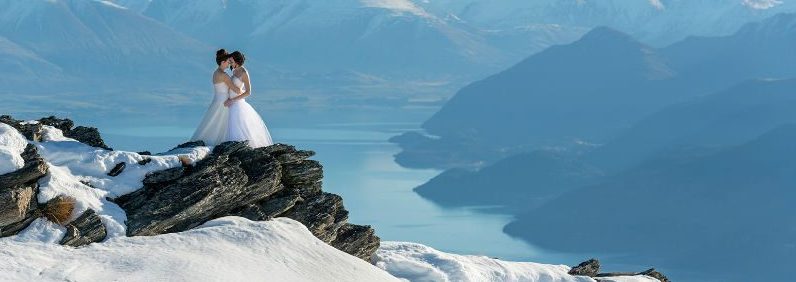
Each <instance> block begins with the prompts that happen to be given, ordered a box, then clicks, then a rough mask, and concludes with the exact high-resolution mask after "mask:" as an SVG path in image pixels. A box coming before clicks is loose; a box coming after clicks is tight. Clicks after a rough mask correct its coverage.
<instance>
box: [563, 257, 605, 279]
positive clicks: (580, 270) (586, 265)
mask: <svg viewBox="0 0 796 282" xmlns="http://www.w3.org/2000/svg"><path fill="white" fill-rule="evenodd" d="M599 273H600V261H598V260H596V259H590V260H587V261H584V262H581V263H580V264H579V265H578V266H575V267H573V268H572V269H570V270H569V274H570V275H579V276H589V277H594V276H597V274H599Z"/></svg>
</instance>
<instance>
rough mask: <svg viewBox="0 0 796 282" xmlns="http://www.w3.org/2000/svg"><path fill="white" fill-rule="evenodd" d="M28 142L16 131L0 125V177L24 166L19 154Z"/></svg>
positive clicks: (3, 124) (8, 126) (2, 124)
mask: <svg viewBox="0 0 796 282" xmlns="http://www.w3.org/2000/svg"><path fill="white" fill-rule="evenodd" d="M27 145H28V141H27V140H26V139H25V136H22V134H20V133H19V132H18V131H17V130H16V129H14V128H13V127H11V126H10V125H7V124H5V123H0V175H2V174H6V173H9V172H12V171H15V170H17V169H20V168H22V167H23V166H24V165H25V161H24V160H23V159H22V157H21V156H20V154H22V152H24V151H25V146H27Z"/></svg>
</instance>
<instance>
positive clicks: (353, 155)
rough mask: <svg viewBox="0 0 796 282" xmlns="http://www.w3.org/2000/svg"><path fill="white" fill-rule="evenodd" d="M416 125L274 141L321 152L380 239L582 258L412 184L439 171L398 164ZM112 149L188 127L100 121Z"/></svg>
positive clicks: (494, 253)
mask: <svg viewBox="0 0 796 282" xmlns="http://www.w3.org/2000/svg"><path fill="white" fill-rule="evenodd" d="M417 126H418V125H417V123H411V122H405V123H402V122H381V123H338V124H325V125H315V126H313V127H312V128H271V133H272V135H273V137H274V140H275V141H276V142H279V143H287V144H292V145H296V146H297V147H299V148H301V149H308V150H313V151H315V152H316V153H317V155H316V156H315V157H314V159H316V160H319V161H320V162H321V163H322V164H323V166H324V180H323V182H324V184H323V188H324V190H325V191H328V192H332V193H336V194H339V195H341V196H342V197H343V199H344V203H345V206H346V208H347V209H348V210H349V211H350V222H352V223H356V224H367V225H372V226H373V227H374V228H375V229H376V233H377V234H378V236H380V237H381V238H382V240H388V241H409V242H418V243H422V244H426V245H429V246H431V247H434V248H437V249H439V250H443V251H446V252H453V253H460V254H474V255H486V256H490V257H498V258H502V259H508V260H525V261H535V262H547V263H556V264H572V263H577V262H579V261H580V260H583V259H584V257H582V256H568V255H565V254H556V253H552V252H545V251H542V250H540V249H538V248H535V247H533V246H531V245H529V244H527V243H525V242H523V241H520V240H517V239H514V238H511V237H509V236H507V235H506V234H504V233H503V232H502V231H501V230H502V228H503V226H504V225H505V224H506V223H508V222H509V221H510V220H511V217H510V216H506V215H500V214H490V213H481V212H478V210H477V209H476V208H453V209H452V208H442V207H439V206H437V205H435V204H433V203H431V202H429V201H427V200H425V199H423V198H421V197H420V196H418V195H417V194H416V193H414V192H413V191H412V189H413V188H414V187H416V186H418V185H420V184H422V183H423V182H425V181H427V180H429V179H431V178H432V177H434V176H435V175H437V174H438V173H439V171H435V170H412V169H406V168H402V167H400V166H398V165H397V164H396V163H395V162H394V161H393V155H394V154H396V153H397V152H398V150H399V149H398V147H397V146H395V145H393V144H391V143H389V142H387V140H388V139H389V138H390V137H391V136H394V135H396V134H397V133H400V132H404V131H406V130H408V129H413V128H416V127H417ZM99 127H100V131H101V132H102V134H103V136H104V137H105V139H106V142H108V143H109V144H110V145H111V146H112V147H115V148H117V149H121V150H131V151H141V150H150V151H153V152H159V151H165V150H168V149H169V148H171V147H173V146H175V145H176V144H179V143H181V142H184V141H185V139H186V136H190V135H191V134H192V131H193V128H190V127H169V126H152V125H142V126H129V127H124V128H120V127H118V126H101V125H100V126H99Z"/></svg>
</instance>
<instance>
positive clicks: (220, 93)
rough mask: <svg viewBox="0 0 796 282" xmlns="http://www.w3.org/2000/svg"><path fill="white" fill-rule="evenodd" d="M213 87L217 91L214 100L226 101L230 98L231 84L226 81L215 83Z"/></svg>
mask: <svg viewBox="0 0 796 282" xmlns="http://www.w3.org/2000/svg"><path fill="white" fill-rule="evenodd" d="M213 88H214V91H215V95H214V97H213V101H214V102H218V101H222V102H223V101H226V100H227V98H229V97H230V96H229V86H227V84H226V83H223V82H221V83H214V84H213Z"/></svg>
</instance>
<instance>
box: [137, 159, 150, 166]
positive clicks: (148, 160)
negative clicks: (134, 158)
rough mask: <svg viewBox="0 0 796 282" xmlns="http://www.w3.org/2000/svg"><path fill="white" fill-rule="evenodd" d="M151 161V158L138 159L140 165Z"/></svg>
mask: <svg viewBox="0 0 796 282" xmlns="http://www.w3.org/2000/svg"><path fill="white" fill-rule="evenodd" d="M151 161H152V159H151V158H144V159H142V160H140V161H138V165H146V164H148V163H149V162H151Z"/></svg>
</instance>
